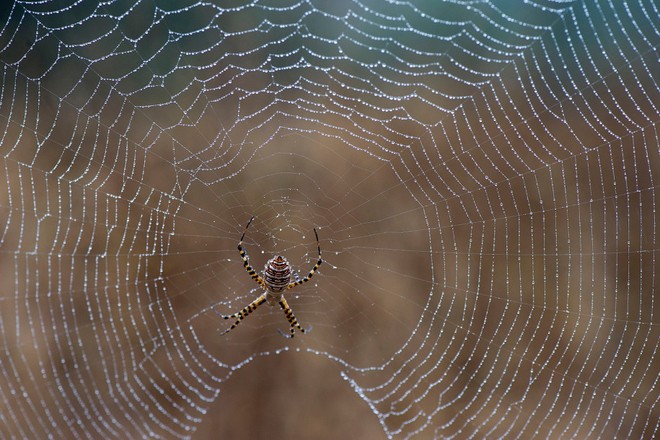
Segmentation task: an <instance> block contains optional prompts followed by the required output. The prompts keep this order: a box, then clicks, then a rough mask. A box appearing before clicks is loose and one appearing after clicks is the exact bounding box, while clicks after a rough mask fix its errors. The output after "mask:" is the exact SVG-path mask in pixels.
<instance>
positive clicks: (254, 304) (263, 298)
mask: <svg viewBox="0 0 660 440" xmlns="http://www.w3.org/2000/svg"><path fill="white" fill-rule="evenodd" d="M265 302H266V294H265V293H264V294H263V295H261V296H260V297H259V298H257V299H255V300H254V301H252V302H251V303H250V304H248V305H247V306H245V307H244V308H243V310H241V311H240V312H236V313H233V314H231V315H221V314H220V313H218V312H216V311H215V310H213V311H214V312H215V313H216V314H217V315H218V316H219V317H221V318H223V319H233V318H238V319H237V320H236V322H234V323H233V324H232V326H231V327H229V328H228V329H227V330H225V331H224V332H223V333H222V334H223V335H224V334H225V333H229V332H230V331H232V330H233V329H234V328H236V326H237V325H238V324H240V323H241V321H242V320H243V319H245V317H247V316H248V315H249V314H250V313H252V312H254V311H255V310H257V307H259V306H260V305H262V304H263V303H265Z"/></svg>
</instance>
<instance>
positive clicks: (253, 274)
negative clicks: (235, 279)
mask: <svg viewBox="0 0 660 440" xmlns="http://www.w3.org/2000/svg"><path fill="white" fill-rule="evenodd" d="M252 220H254V216H252V218H250V221H249V222H248V224H247V226H246V227H245V230H244V231H243V235H241V240H240V241H239V242H238V253H239V254H241V259H242V260H243V267H245V270H246V271H247V273H248V275H250V277H251V278H252V279H253V280H254V281H256V282H257V283H258V284H259V285H260V286H261V287H263V288H264V289H265V288H266V283H264V280H263V279H262V278H261V277H260V276H259V274H258V273H257V272H256V271H255V270H254V269H253V268H252V266H250V261H249V259H248V256H247V253H246V252H245V249H243V239H244V238H245V233H246V232H247V230H248V228H249V227H250V223H252Z"/></svg>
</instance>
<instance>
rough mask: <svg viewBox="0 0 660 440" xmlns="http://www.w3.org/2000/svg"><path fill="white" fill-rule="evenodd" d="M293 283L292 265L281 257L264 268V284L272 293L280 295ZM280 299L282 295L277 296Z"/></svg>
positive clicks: (270, 261)
mask: <svg viewBox="0 0 660 440" xmlns="http://www.w3.org/2000/svg"><path fill="white" fill-rule="evenodd" d="M290 282H291V265H290V264H289V262H288V261H286V258H284V257H283V256H281V255H277V256H276V257H273V258H271V259H270V260H268V262H267V263H266V267H265V268H264V283H265V284H266V290H268V291H269V292H271V293H280V292H282V291H283V290H285V289H286V288H287V287H288V286H289V283H290ZM277 296H278V297H279V296H280V295H277Z"/></svg>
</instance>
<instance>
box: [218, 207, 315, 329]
mask: <svg viewBox="0 0 660 440" xmlns="http://www.w3.org/2000/svg"><path fill="white" fill-rule="evenodd" d="M252 220H254V216H252V218H251V219H250V221H249V222H248V224H247V226H245V230H244V231H243V235H241V240H240V241H239V242H238V252H239V253H240V255H241V259H243V266H244V267H245V270H246V271H247V273H248V275H250V277H252V279H253V280H254V281H256V282H257V283H258V284H259V285H260V286H261V287H263V288H264V290H265V292H264V293H263V294H261V295H260V296H259V297H258V298H257V299H255V300H254V301H252V302H251V303H250V304H248V305H247V306H245V307H244V308H243V310H241V311H240V312H236V313H234V314H232V315H221V314H220V313H218V312H217V311H215V310H214V312H215V313H216V314H217V315H218V316H220V317H221V318H224V319H233V318H238V319H236V322H234V323H233V324H232V326H231V327H229V328H228V329H227V330H225V331H224V332H223V333H222V334H223V335H224V334H225V333H229V332H230V331H232V330H233V329H234V328H236V326H237V325H238V324H240V323H241V321H242V320H243V319H245V318H246V317H247V316H248V315H249V314H250V313H252V312H254V311H255V310H257V307H259V306H260V305H262V304H263V303H265V302H266V301H268V304H269V305H271V306H273V305H275V304H276V303H277V304H279V305H280V307H281V308H282V310H283V311H284V316H286V319H287V321H289V324H290V325H291V336H290V337H291V338H293V337H294V335H295V331H296V330H295V329H296V328H297V329H298V330H300V331H301V332H303V333H305V329H304V328H302V327H301V326H300V324H298V321H297V320H296V317H295V316H294V314H293V310H291V307H289V304H288V303H287V302H286V299H285V298H284V291H285V290H288V289H291V288H293V287H296V286H299V285H301V284H303V283H306V282H307V281H309V279H310V278H312V277H313V276H314V273H316V271H317V269H318V268H319V266H320V265H321V263H322V262H323V260H321V245H320V244H319V234H318V233H317V232H316V228H314V235H316V245H317V248H318V250H319V259H318V261H317V262H316V264H315V265H314V267H312V270H310V271H309V273H308V274H307V276H306V277H305V278H303V279H300V278H299V277H298V274H297V273H296V272H295V271H294V270H292V269H291V265H290V264H289V262H288V261H287V260H286V258H284V257H283V256H281V255H276V256H274V257H273V258H271V259H270V260H268V262H267V263H266V266H265V267H264V272H263V278H262V277H261V276H259V274H258V273H257V272H256V271H255V270H254V269H253V268H252V266H250V261H249V260H248V256H247V253H246V252H245V250H244V249H243V238H245V233H246V232H247V230H248V228H249V227H250V223H252ZM292 273H293V276H294V278H295V281H293V282H291V274H292Z"/></svg>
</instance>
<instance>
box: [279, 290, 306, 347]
mask: <svg viewBox="0 0 660 440" xmlns="http://www.w3.org/2000/svg"><path fill="white" fill-rule="evenodd" d="M280 307H282V310H284V315H285V316H286V320H287V321H289V324H291V337H292V338H293V337H294V336H295V332H296V328H298V330H300V331H301V332H303V333H305V329H304V328H302V327H301V326H300V324H298V321H297V320H296V317H295V316H294V314H293V310H291V307H289V303H287V302H286V299H284V297H282V299H280Z"/></svg>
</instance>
